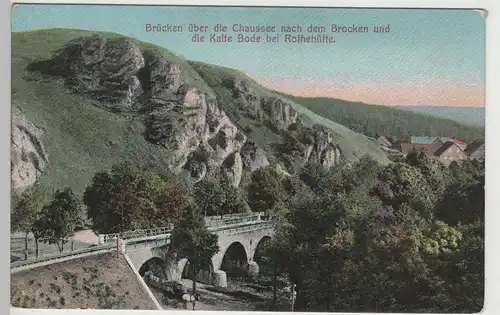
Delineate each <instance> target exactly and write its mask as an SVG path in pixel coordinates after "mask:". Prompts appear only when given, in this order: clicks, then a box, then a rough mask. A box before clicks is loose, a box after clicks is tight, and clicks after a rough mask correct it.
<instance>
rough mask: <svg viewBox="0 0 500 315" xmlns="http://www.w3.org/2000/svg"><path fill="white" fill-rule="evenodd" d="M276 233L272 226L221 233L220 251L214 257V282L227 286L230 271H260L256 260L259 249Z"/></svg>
mask: <svg viewBox="0 0 500 315" xmlns="http://www.w3.org/2000/svg"><path fill="white" fill-rule="evenodd" d="M273 235H274V231H273V230H272V228H266V229H261V230H253V231H252V230H249V231H245V232H240V233H238V234H224V233H219V252H218V253H217V254H215V255H214V256H213V257H212V264H213V267H214V277H213V284H214V285H216V286H220V287H226V286H227V274H226V273H228V272H230V273H232V272H238V271H239V270H240V271H242V270H245V271H247V272H248V273H249V274H250V275H257V274H258V273H259V265H258V264H257V262H255V261H254V256H255V253H256V251H257V250H260V249H262V248H263V245H264V243H265V242H266V241H268V240H270V239H271V238H272V237H273Z"/></svg>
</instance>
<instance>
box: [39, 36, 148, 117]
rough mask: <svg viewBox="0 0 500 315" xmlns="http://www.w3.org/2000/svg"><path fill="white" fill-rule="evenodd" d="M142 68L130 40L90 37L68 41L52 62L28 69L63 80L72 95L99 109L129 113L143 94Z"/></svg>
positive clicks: (140, 59) (142, 65) (44, 62)
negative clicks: (88, 99)
mask: <svg viewBox="0 0 500 315" xmlns="http://www.w3.org/2000/svg"><path fill="white" fill-rule="evenodd" d="M143 67H144V57H143V56H142V54H141V51H140V49H139V48H138V47H137V46H136V45H135V44H134V42H132V41H131V40H129V39H126V38H117V39H106V38H102V37H98V36H91V37H84V38H78V39H75V40H73V41H71V42H70V43H69V44H68V45H67V46H66V47H65V48H63V49H61V50H60V51H59V52H58V53H57V54H56V56H54V58H52V59H50V60H47V61H41V62H36V63H33V64H31V65H30V67H29V69H30V70H39V71H41V72H42V73H46V74H52V75H59V76H62V77H63V78H65V82H66V84H67V85H68V86H69V87H70V88H71V89H72V90H73V91H74V92H76V93H78V94H81V95H86V96H90V97H91V98H93V99H95V100H97V101H99V102H100V105H102V106H105V107H108V108H110V109H114V110H129V109H131V108H132V107H133V105H134V104H135V102H136V101H137V99H138V98H139V96H140V95H141V94H142V86H141V82H140V80H139V78H138V77H137V74H138V72H139V70H140V69H141V68H143Z"/></svg>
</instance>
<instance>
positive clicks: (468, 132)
mask: <svg viewBox="0 0 500 315" xmlns="http://www.w3.org/2000/svg"><path fill="white" fill-rule="evenodd" d="M287 97H288V98H290V99H292V100H294V101H295V102H297V103H299V104H301V105H302V106H304V107H306V108H308V109H309V110H311V111H313V112H315V113H316V114H318V115H321V116H323V117H325V118H328V119H330V120H332V121H334V122H336V123H339V124H342V125H344V126H346V127H348V128H350V129H352V130H354V131H356V132H359V133H362V134H365V135H367V136H369V137H375V138H376V137H378V136H381V135H390V136H393V137H395V138H397V139H408V138H409V137H410V136H443V137H457V139H460V140H463V141H466V142H471V141H473V140H476V139H484V128H481V127H475V126H469V125H464V124H461V123H459V122H456V121H454V120H450V119H444V118H438V117H433V116H430V115H425V114H420V113H415V112H411V111H408V110H403V109H399V108H396V107H389V106H383V105H370V104H365V103H359V102H349V101H344V100H339V99H330V98H305V97H295V96H290V95H287Z"/></svg>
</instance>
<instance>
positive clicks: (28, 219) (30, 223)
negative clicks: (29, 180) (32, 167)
mask: <svg viewBox="0 0 500 315" xmlns="http://www.w3.org/2000/svg"><path fill="white" fill-rule="evenodd" d="M42 209H43V198H42V195H41V194H40V189H39V187H38V184H35V185H34V186H32V187H30V188H28V189H27V190H26V191H25V192H24V194H23V195H22V197H21V200H20V201H19V202H18V203H17V204H16V206H15V207H14V211H13V212H12V215H11V228H12V231H16V232H23V233H25V240H24V246H25V248H24V250H25V254H24V255H25V259H28V236H29V233H30V232H32V231H33V229H34V227H35V221H36V219H37V215H38V214H39V213H40V212H41V211H42Z"/></svg>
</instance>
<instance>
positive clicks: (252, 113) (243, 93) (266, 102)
mask: <svg viewBox="0 0 500 315" xmlns="http://www.w3.org/2000/svg"><path fill="white" fill-rule="evenodd" d="M227 85H228V87H229V88H230V89H232V91H233V96H234V97H235V99H236V102H237V103H238V104H239V107H240V108H243V109H244V112H246V114H247V115H248V116H249V117H250V118H252V119H256V120H260V121H262V122H263V123H266V124H267V125H268V126H269V127H271V128H272V129H274V130H286V129H287V128H288V127H289V126H290V125H291V124H293V123H296V122H297V120H298V113H297V112H296V111H295V110H294V109H293V107H292V105H291V104H290V103H287V102H285V101H283V100H282V99H280V98H278V97H263V96H257V92H256V91H254V89H253V88H252V86H251V85H250V84H249V83H248V82H246V81H243V80H238V79H234V80H232V81H230V82H229V83H228V84H227Z"/></svg>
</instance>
